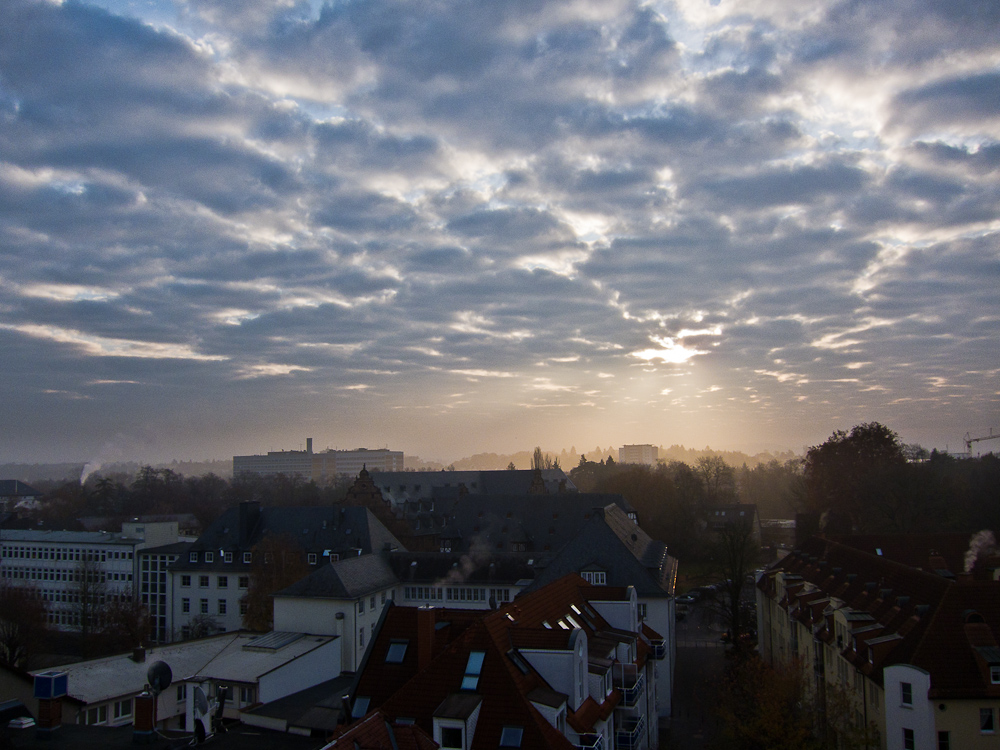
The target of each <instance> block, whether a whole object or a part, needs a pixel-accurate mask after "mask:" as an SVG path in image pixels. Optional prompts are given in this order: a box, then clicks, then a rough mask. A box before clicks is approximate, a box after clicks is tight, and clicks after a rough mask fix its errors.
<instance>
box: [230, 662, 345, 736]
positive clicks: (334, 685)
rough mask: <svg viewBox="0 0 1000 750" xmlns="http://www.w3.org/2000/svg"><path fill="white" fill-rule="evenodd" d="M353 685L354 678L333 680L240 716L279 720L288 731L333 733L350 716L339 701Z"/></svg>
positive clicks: (342, 677)
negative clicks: (305, 730)
mask: <svg viewBox="0 0 1000 750" xmlns="http://www.w3.org/2000/svg"><path fill="white" fill-rule="evenodd" d="M353 682H354V675H346V676H340V677H335V678H333V679H332V680H327V681H326V682H321V683H319V684H318V685H314V686H313V687H311V688H306V689H305V690H300V691H299V692H297V693H292V694H291V695H286V696H285V697H284V698H279V699H278V700H276V701H271V702H270V703H265V704H264V705H262V706H257V707H256V708H253V709H250V710H249V711H243V712H242V713H244V714H249V715H251V716H266V717H268V718H270V719H280V720H282V721H284V722H285V724H286V726H287V727H289V728H292V727H298V728H302V729H308V730H310V731H311V730H319V731H322V732H327V733H329V732H333V731H336V729H337V726H338V725H339V724H342V723H343V721H344V719H345V718H347V717H349V716H350V711H346V709H345V708H344V707H343V706H342V705H341V703H342V702H341V698H342V696H344V695H346V694H347V693H348V691H349V690H350V688H351V684H352V683H353ZM345 711H346V712H345Z"/></svg>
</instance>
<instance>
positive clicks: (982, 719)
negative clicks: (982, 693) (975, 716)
mask: <svg viewBox="0 0 1000 750" xmlns="http://www.w3.org/2000/svg"><path fill="white" fill-rule="evenodd" d="M979 731H980V732H982V733H983V734H993V733H994V732H995V731H996V721H995V719H994V717H993V709H992V708H981V709H979Z"/></svg>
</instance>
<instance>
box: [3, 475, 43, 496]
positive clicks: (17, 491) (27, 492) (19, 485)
mask: <svg viewBox="0 0 1000 750" xmlns="http://www.w3.org/2000/svg"><path fill="white" fill-rule="evenodd" d="M41 496H42V493H41V492H39V491H38V490H36V489H35V488H34V487H31V486H30V485H27V484H25V483H24V482H22V481H21V480H19V479H0V497H41Z"/></svg>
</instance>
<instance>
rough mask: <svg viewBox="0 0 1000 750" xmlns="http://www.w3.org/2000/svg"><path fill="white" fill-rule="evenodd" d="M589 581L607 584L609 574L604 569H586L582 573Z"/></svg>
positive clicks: (600, 584) (598, 584)
mask: <svg viewBox="0 0 1000 750" xmlns="http://www.w3.org/2000/svg"><path fill="white" fill-rule="evenodd" d="M580 575H581V576H582V577H583V580H585V581H586V582H587V583H592V584H594V585H595V586H607V584H608V578H607V574H606V573H605V572H604V571H603V570H586V571H584V572H583V573H581V574H580Z"/></svg>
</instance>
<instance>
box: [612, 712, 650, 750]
mask: <svg viewBox="0 0 1000 750" xmlns="http://www.w3.org/2000/svg"><path fill="white" fill-rule="evenodd" d="M645 730H646V717H645V716H639V717H636V718H629V719H625V721H624V722H622V725H621V727H620V728H619V729H618V731H617V732H615V741H616V743H617V746H618V747H619V748H621V749H622V750H635V749H636V748H638V747H640V746H641V745H642V735H643V733H644V732H645Z"/></svg>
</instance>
